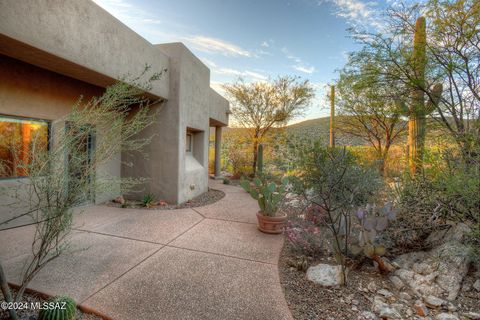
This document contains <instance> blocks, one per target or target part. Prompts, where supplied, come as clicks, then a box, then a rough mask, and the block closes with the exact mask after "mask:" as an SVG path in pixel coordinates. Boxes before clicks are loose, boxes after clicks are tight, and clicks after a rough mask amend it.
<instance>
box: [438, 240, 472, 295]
mask: <svg viewBox="0 0 480 320" xmlns="http://www.w3.org/2000/svg"><path fill="white" fill-rule="evenodd" d="M432 257H438V259H439V260H438V261H439V267H438V270H439V274H438V277H437V278H436V280H435V282H436V283H437V284H438V285H439V286H440V287H441V288H442V289H444V290H445V291H446V293H447V299H448V300H450V301H453V300H455V299H456V298H457V296H458V292H459V291H460V285H461V283H462V281H463V278H464V277H465V275H466V274H467V272H468V268H469V266H470V258H469V248H468V247H467V246H465V245H463V244H461V243H459V242H454V241H451V242H447V243H445V244H443V245H441V246H440V247H438V248H435V249H434V250H432Z"/></svg>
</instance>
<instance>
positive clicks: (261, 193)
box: [240, 177, 288, 233]
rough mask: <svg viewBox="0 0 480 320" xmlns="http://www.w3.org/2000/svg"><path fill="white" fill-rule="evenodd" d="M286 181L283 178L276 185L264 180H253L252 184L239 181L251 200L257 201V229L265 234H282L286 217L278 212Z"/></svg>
mask: <svg viewBox="0 0 480 320" xmlns="http://www.w3.org/2000/svg"><path fill="white" fill-rule="evenodd" d="M287 184H288V179H287V178H283V179H282V183H281V184H279V185H277V184H276V183H274V182H269V181H267V180H266V179H263V180H262V179H260V178H258V177H257V178H255V179H253V184H252V183H251V182H250V181H248V180H247V179H245V178H242V179H241V180H240V185H241V186H242V188H243V189H244V190H245V191H247V192H248V193H249V194H250V195H251V196H252V198H253V199H255V200H257V201H258V206H259V207H260V211H259V212H257V219H258V229H259V230H260V231H262V232H265V233H282V232H283V227H284V225H285V221H286V220H287V215H286V214H284V213H283V212H281V211H280V210H279V207H280V204H281V203H282V201H283V199H284V198H285V187H286V186H287Z"/></svg>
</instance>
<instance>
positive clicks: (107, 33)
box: [0, 0, 169, 99]
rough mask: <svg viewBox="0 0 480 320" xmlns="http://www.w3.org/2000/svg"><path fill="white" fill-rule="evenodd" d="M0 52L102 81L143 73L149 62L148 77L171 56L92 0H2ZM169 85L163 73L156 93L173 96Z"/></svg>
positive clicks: (69, 73)
mask: <svg viewBox="0 0 480 320" xmlns="http://www.w3.org/2000/svg"><path fill="white" fill-rule="evenodd" d="M24 45H25V46H27V47H25V46H24ZM0 53H3V54H6V55H9V56H13V57H15V58H17V59H20V60H23V61H26V62H28V63H31V64H34V65H38V66H40V67H42V68H45V69H48V70H52V71H55V72H58V73H61V74H65V75H68V76H70V77H73V78H76V79H81V80H83V81H86V82H88V83H93V84H95V85H98V86H105V85H108V84H111V83H107V82H108V79H107V78H111V79H119V78H121V77H123V76H126V75H127V74H130V75H133V76H137V75H139V74H140V73H141V72H142V71H143V69H144V66H145V65H146V64H148V65H150V66H151V71H150V73H149V74H147V75H146V77H147V76H149V75H151V74H152V73H153V72H160V71H161V70H163V69H165V68H167V66H168V57H167V56H165V55H164V54H162V53H161V52H160V51H159V50H156V49H155V47H153V46H152V45H151V44H150V43H149V42H148V41H146V40H145V39H144V38H142V37H141V36H140V35H138V34H137V33H135V32H134V31H132V30H131V29H129V28H128V27H127V26H125V25H124V24H123V23H121V22H120V21H119V20H117V19H116V18H115V17H113V16H112V15H110V14H109V13H108V12H106V11H105V10H103V9H102V8H100V7H99V6H97V5H96V4H95V3H94V2H92V1H86V0H2V1H0ZM56 57H57V58H58V59H55V58H56ZM100 75H104V76H106V77H107V78H104V77H101V76H100ZM168 89H169V84H168V77H163V78H162V79H161V81H157V82H155V83H154V84H153V87H152V89H151V90H150V92H151V93H152V94H154V95H156V96H158V97H162V98H166V99H168Z"/></svg>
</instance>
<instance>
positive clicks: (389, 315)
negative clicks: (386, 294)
mask: <svg viewBox="0 0 480 320" xmlns="http://www.w3.org/2000/svg"><path fill="white" fill-rule="evenodd" d="M378 315H379V317H380V318H382V319H402V316H401V315H400V313H399V312H398V311H397V310H395V309H394V308H391V307H385V308H382V309H381V310H380V312H379V313H378Z"/></svg>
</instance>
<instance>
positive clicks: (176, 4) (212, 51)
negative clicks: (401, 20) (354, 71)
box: [94, 0, 392, 122]
mask: <svg viewBox="0 0 480 320" xmlns="http://www.w3.org/2000/svg"><path fill="white" fill-rule="evenodd" d="M94 1H95V2H96V3H97V4H98V5H99V6H101V7H102V8H104V9H105V10H107V11H108V12H109V13H110V14H112V15H113V16H115V17H116V18H117V19H119V20H120V21H121V22H123V23H124V24H126V25H127V26H128V27H130V28H131V29H132V30H134V31H135V32H137V33H138V34H140V35H141V36H142V37H144V38H145V39H146V40H148V41H149V42H151V43H153V44H157V43H166V42H183V43H184V44H185V45H186V46H187V47H188V48H189V49H190V50H191V51H192V52H193V53H194V54H195V55H196V56H197V57H199V58H200V59H201V60H202V61H203V62H204V63H205V64H206V65H207V66H208V67H209V68H210V70H211V72H210V74H211V86H212V88H214V89H215V90H217V91H218V92H220V93H222V84H224V83H232V82H234V81H236V80H237V79H238V78H239V77H242V78H243V79H244V80H245V81H266V80H268V79H273V78H275V77H277V76H281V75H295V76H299V77H301V78H302V79H308V80H309V81H310V82H311V84H312V86H313V87H314V89H315V92H316V97H315V99H314V100H313V101H312V103H311V105H310V106H309V107H308V109H307V111H306V113H305V115H304V116H303V117H302V118H299V119H296V121H295V122H298V121H301V120H306V119H314V118H318V117H321V116H326V115H328V113H329V111H328V106H327V101H326V98H325V94H326V90H327V88H328V87H327V85H328V84H330V83H332V81H334V80H335V79H336V78H337V77H338V70H339V69H341V68H342V66H343V65H344V64H345V63H346V61H347V57H348V52H351V51H354V50H356V49H358V48H359V47H358V45H357V44H355V43H354V41H353V39H351V38H350V37H349V33H348V31H347V29H348V28H349V27H364V28H370V29H372V28H373V29H374V28H376V27H377V25H378V19H377V17H378V14H379V12H380V11H381V10H382V8H385V7H386V6H387V5H389V4H390V2H375V1H373V0H372V1H368V2H367V1H364V0H94ZM379 1H392V0H379Z"/></svg>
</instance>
